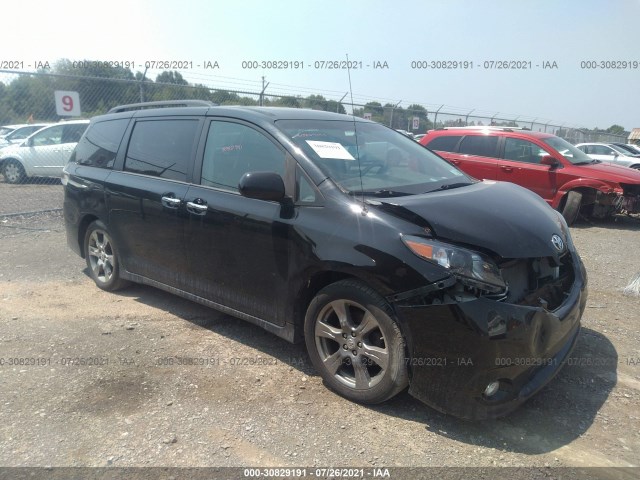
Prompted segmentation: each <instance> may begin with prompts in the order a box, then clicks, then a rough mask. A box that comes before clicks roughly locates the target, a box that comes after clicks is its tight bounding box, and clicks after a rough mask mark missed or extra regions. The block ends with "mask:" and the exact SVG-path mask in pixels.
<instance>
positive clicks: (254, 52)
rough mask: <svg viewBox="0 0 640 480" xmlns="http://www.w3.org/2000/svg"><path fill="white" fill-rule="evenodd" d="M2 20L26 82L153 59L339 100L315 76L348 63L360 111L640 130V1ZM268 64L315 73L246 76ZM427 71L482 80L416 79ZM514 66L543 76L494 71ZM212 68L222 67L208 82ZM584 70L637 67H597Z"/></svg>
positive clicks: (405, 1) (177, 7)
mask: <svg viewBox="0 0 640 480" xmlns="http://www.w3.org/2000/svg"><path fill="white" fill-rule="evenodd" d="M3 19H4V21H3V29H2V30H3V46H2V47H1V48H2V53H1V54H0V60H20V61H23V62H25V70H29V68H28V66H27V65H34V62H36V61H48V62H50V63H52V62H55V61H56V60H57V59H59V58H68V59H71V60H79V59H95V60H130V61H134V62H135V64H136V65H138V66H139V67H137V68H136V69H135V70H141V71H143V70H144V65H145V62H146V61H158V60H182V61H187V62H192V63H193V68H191V69H188V70H181V73H182V75H183V76H184V77H185V78H186V79H187V80H189V81H190V82H197V83H204V84H206V85H208V86H212V87H224V88H236V89H240V90H255V89H257V88H259V86H260V84H261V77H262V76H263V75H264V76H265V77H266V81H267V82H269V83H270V84H269V87H268V88H267V92H271V93H287V94H300V95H304V96H306V95H308V94H310V93H321V94H323V95H324V96H325V97H327V98H332V99H340V97H342V95H344V93H345V92H347V91H348V90H349V82H348V77H347V72H346V71H345V70H323V69H317V68H314V67H315V65H316V63H315V62H316V61H318V62H319V61H330V60H344V59H345V55H346V54H348V55H349V58H350V59H351V60H354V61H357V62H360V61H361V62H362V64H363V69H361V70H352V71H351V79H352V84H353V94H354V100H355V101H356V103H362V102H366V101H369V100H373V99H379V100H380V101H382V103H385V102H392V103H394V104H395V103H398V102H400V101H401V102H402V103H401V104H400V105H401V106H403V107H407V106H408V105H409V104H411V103H420V104H423V105H426V106H428V107H429V109H430V110H433V109H434V108H437V107H439V106H440V105H443V104H444V105H445V107H443V110H452V109H456V110H459V111H470V110H472V109H474V110H475V112H474V113H478V112H480V113H482V114H486V115H488V116H491V115H493V114H495V113H499V116H500V117H504V116H509V115H510V116H512V117H515V116H520V117H521V118H525V119H529V120H532V119H533V118H536V117H537V118H538V120H539V121H543V122H545V121H553V122H555V123H558V124H560V123H566V124H567V125H572V126H584V127H588V128H593V127H600V128H606V127H609V126H611V125H612V124H620V125H622V126H624V127H625V128H626V129H628V130H629V129H631V128H634V127H640V95H638V91H639V86H640V33H639V32H640V0H617V1H611V0H575V1H558V0H536V1H534V0H519V1H517V2H516V1H506V0H484V1H471V0H467V1H461V0H447V1H444V0H422V1H410V0H394V1H388V0H322V1H305V0H296V1H293V0H271V1H258V0H247V1H241V0H214V1H211V0H209V1H206V0H202V1H201V0H193V1H181V2H179V1H176V0H173V1H167V0H160V1H158V0H155V1H149V0H141V1H135V0H129V1H119V0H109V1H100V2H93V1H89V0H83V1H70V0H56V1H46V2H44V1H35V0H31V1H29V2H18V1H12V2H6V3H5V4H4V5H3ZM9 19H10V20H9ZM269 60H275V61H278V60H283V61H287V60H294V61H301V62H302V63H303V64H304V68H303V69H297V70H292V69H289V70H276V69H271V70H266V69H262V68H258V69H248V68H244V69H243V68H242V62H243V61H258V62H260V61H269ZM420 60H427V61H432V60H433V61H442V60H444V61H447V60H452V61H453V60H462V61H468V62H473V68H472V69H471V68H467V69H452V70H434V69H426V70H424V69H414V68H411V62H412V61H420ZM504 60H508V61H509V60H513V61H520V62H526V64H527V65H528V64H529V63H528V62H531V68H528V69H526V70H496V69H488V68H484V67H485V62H491V61H504ZM205 61H210V62H212V63H213V62H214V61H217V62H218V65H219V68H217V69H213V70H205V69H203V68H202V66H203V65H204V62H205ZM584 61H596V62H599V61H608V62H610V61H630V62H634V61H635V62H636V63H637V64H636V68H635V69H629V68H627V69H612V68H604V69H586V68H582V65H581V62H584ZM375 62H380V63H381V64H383V62H386V63H387V65H388V69H374V68H373V65H374V63H375ZM545 62H549V63H548V64H550V65H553V62H555V63H556V64H557V68H552V69H544V68H543V65H545ZM197 65H201V67H198V66H197ZM367 65H370V67H367ZM604 66H605V67H607V65H606V64H605V65H604ZM618 66H621V65H618ZM157 73H158V72H157V71H154V70H150V71H149V76H150V77H151V78H155V75H156V74H157Z"/></svg>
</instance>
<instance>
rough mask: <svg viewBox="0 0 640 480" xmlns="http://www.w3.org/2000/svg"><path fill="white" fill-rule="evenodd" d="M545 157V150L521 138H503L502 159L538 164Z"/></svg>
mask: <svg viewBox="0 0 640 480" xmlns="http://www.w3.org/2000/svg"><path fill="white" fill-rule="evenodd" d="M545 155H549V152H547V151H546V150H545V149H543V148H540V147H539V146H538V145H536V144H535V143H533V142H530V141H528V140H523V139H521V138H510V137H507V138H505V142H504V158H505V159H506V160H514V161H516V162H525V163H540V160H541V159H542V157H544V156H545Z"/></svg>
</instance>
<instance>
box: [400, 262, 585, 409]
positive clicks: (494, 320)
mask: <svg viewBox="0 0 640 480" xmlns="http://www.w3.org/2000/svg"><path fill="white" fill-rule="evenodd" d="M571 255H572V260H573V261H572V264H573V270H574V282H573V284H572V286H571V288H570V290H569V291H568V292H567V294H566V298H565V299H564V301H563V302H562V303H561V304H560V305H559V306H558V307H557V308H555V309H553V310H547V309H546V308H544V302H541V303H542V304H541V305H537V306H530V305H522V304H513V303H506V302H504V301H497V300H493V299H490V298H487V297H479V298H476V299H473V300H469V301H463V302H458V303H449V304H431V305H428V304H424V303H425V302H418V301H416V302H415V303H414V304H412V302H411V301H406V300H405V301H401V302H400V301H399V302H396V303H395V305H394V306H395V308H396V311H397V313H398V317H399V318H400V321H401V323H402V329H403V331H404V333H405V337H406V339H407V347H408V357H407V362H408V366H409V371H410V376H411V381H410V388H409V393H410V394H411V395H412V396H414V397H415V398H417V399H419V400H421V401H423V402H424V403H426V404H428V405H430V406H432V407H434V408H435V409H437V410H439V411H441V412H444V413H448V414H452V415H454V416H457V417H460V418H465V419H473V420H479V419H486V418H496V417H500V416H503V415H506V414H508V413H509V412H511V411H512V410H514V409H515V408H517V407H518V406H519V405H520V404H522V403H524V402H525V401H526V400H527V399H528V398H530V397H531V396H533V395H534V394H535V393H536V392H537V391H538V390H540V389H541V388H542V387H544V386H545V385H546V384H547V383H548V382H549V381H550V380H551V379H552V378H553V377H554V376H555V375H556V374H557V373H558V371H559V370H560V368H561V367H562V366H563V365H564V363H565V362H566V359H567V358H568V357H569V354H570V353H571V351H572V349H573V347H574V346H575V343H576V341H577V338H578V334H579V330H580V318H581V317H582V313H583V311H584V308H585V305H586V301H587V278H586V272H585V270H584V266H583V264H582V261H581V260H580V258H579V257H578V256H577V254H575V252H572V253H571ZM419 303H422V304H419ZM496 326H498V328H496Z"/></svg>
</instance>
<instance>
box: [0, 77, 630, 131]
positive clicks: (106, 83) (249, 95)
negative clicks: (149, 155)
mask: <svg viewBox="0 0 640 480" xmlns="http://www.w3.org/2000/svg"><path fill="white" fill-rule="evenodd" d="M127 72H128V71H124V72H122V74H123V76H127ZM166 73H168V75H165V77H166V78H168V79H171V80H175V82H176V83H171V82H162V81H155V82H154V81H151V80H149V79H147V78H146V77H144V75H141V74H139V72H138V76H139V78H134V75H133V74H132V73H131V72H128V75H129V77H130V78H111V77H95V76H84V75H74V74H68V73H63V74H60V73H46V72H18V71H11V70H0V124H8V123H26V122H27V121H28V120H29V119H31V120H37V121H57V120H59V119H60V117H59V116H58V115H57V113H56V108H55V104H54V102H53V98H54V93H53V92H54V91H56V90H62V91H76V92H78V94H79V98H80V102H81V105H82V112H83V113H82V116H83V117H84V118H90V117H92V116H95V115H99V114H102V113H106V112H107V111H108V110H109V109H110V108H112V107H114V106H116V105H121V104H127V103H136V102H144V101H157V100H176V99H201V100H209V101H212V102H213V103H216V104H219V105H265V106H286V107H294V108H315V109H322V110H328V111H335V112H340V113H347V112H348V113H351V114H354V115H356V116H360V117H367V118H371V119H372V120H375V121H378V122H380V123H383V124H385V125H388V126H390V127H392V128H396V129H403V130H407V131H412V132H414V133H424V132H426V131H427V130H429V129H432V128H442V127H448V126H449V127H451V126H469V125H499V126H511V127H518V128H527V129H529V130H533V131H540V132H546V133H553V134H555V135H557V136H560V137H562V138H565V139H566V140H568V141H569V142H571V143H579V142H589V141H594V142H613V141H615V142H619V141H622V142H624V141H626V137H625V135H618V134H613V133H608V132H601V131H593V130H587V129H585V128H581V127H577V126H575V125H569V124H566V123H559V122H554V121H552V120H549V119H542V118H539V117H531V116H527V115H514V114H507V113H499V112H482V111H479V110H476V109H469V110H463V109H461V108H459V107H450V106H447V105H437V104H424V105H422V104H416V103H414V104H411V105H409V106H408V107H407V108H403V107H401V106H400V103H401V102H398V103H397V104H395V105H394V104H392V103H390V102H387V103H385V104H384V105H383V104H382V102H380V101H375V100H373V97H367V98H371V99H372V101H370V102H365V103H362V101H360V102H359V103H354V104H353V105H351V103H347V102H345V101H344V99H345V97H346V92H345V93H344V94H343V95H342V96H341V98H339V96H338V95H339V94H340V93H339V92H334V94H335V98H325V96H323V95H321V93H324V94H325V95H327V93H328V92H331V91H328V90H323V91H319V93H313V92H314V90H313V89H311V88H307V87H294V86H292V85H286V84H276V83H274V84H273V85H270V86H271V87H272V88H271V91H270V92H267V91H255V90H251V89H250V88H228V87H214V86H206V85H203V84H195V85H192V84H188V83H187V82H186V80H184V78H183V77H182V76H181V75H180V74H179V73H178V72H166ZM161 77H162V75H161V76H160V77H159V78H158V80H159V79H160V78H161ZM206 78H207V79H208V80H211V77H206ZM220 78H221V80H222V81H223V82H228V81H229V79H227V78H226V77H220ZM232 80H234V82H236V87H241V86H247V87H250V86H256V87H259V83H258V82H256V81H251V80H246V79H235V78H234V79H232ZM303 93H304V96H303V95H302V94H303ZM327 96H329V95H327ZM414 118H415V119H417V121H416V124H415V125H417V127H418V128H414V126H415V125H414Z"/></svg>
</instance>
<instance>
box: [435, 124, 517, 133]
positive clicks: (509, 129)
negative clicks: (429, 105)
mask: <svg viewBox="0 0 640 480" xmlns="http://www.w3.org/2000/svg"><path fill="white" fill-rule="evenodd" d="M438 130H502V131H503V132H512V131H514V130H529V129H528V128H526V127H507V126H504V125H502V126H500V125H474V126H468V127H440V128H439V129H438Z"/></svg>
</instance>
